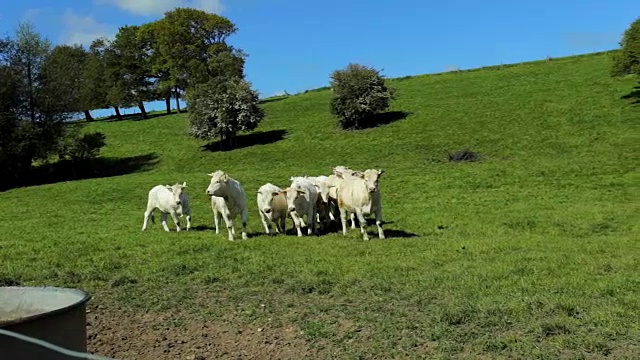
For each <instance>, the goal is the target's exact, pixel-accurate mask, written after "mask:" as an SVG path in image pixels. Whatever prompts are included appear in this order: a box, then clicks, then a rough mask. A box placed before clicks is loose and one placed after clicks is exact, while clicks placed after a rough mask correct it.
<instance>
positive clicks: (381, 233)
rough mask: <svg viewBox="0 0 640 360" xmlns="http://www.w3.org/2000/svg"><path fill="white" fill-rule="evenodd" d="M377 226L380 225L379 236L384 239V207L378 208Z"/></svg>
mask: <svg viewBox="0 0 640 360" xmlns="http://www.w3.org/2000/svg"><path fill="white" fill-rule="evenodd" d="M376 226H377V227H378V237H379V238H380V239H384V238H385V237H384V231H383V230H382V208H378V209H376Z"/></svg>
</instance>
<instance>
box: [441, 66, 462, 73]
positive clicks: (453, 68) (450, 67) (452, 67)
mask: <svg viewBox="0 0 640 360" xmlns="http://www.w3.org/2000/svg"><path fill="white" fill-rule="evenodd" d="M458 70H460V68H459V67H457V66H455V65H447V66H445V67H444V71H445V72H450V71H458Z"/></svg>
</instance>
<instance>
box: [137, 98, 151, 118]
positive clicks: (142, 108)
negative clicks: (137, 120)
mask: <svg viewBox="0 0 640 360" xmlns="http://www.w3.org/2000/svg"><path fill="white" fill-rule="evenodd" d="M138 107H139V108H140V112H141V113H142V118H143V119H148V118H149V115H147V111H146V110H145V109H144V103H143V102H142V101H140V102H139V103H138Z"/></svg>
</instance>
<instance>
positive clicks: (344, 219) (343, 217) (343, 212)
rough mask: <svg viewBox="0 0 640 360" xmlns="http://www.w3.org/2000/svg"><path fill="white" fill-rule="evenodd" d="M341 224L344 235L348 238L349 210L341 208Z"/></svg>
mask: <svg viewBox="0 0 640 360" xmlns="http://www.w3.org/2000/svg"><path fill="white" fill-rule="evenodd" d="M340 222H342V235H344V236H347V210H345V209H343V208H340Z"/></svg>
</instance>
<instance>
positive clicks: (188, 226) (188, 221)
mask: <svg viewBox="0 0 640 360" xmlns="http://www.w3.org/2000/svg"><path fill="white" fill-rule="evenodd" d="M189 229H191V210H189V213H188V214H187V231H189Z"/></svg>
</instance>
